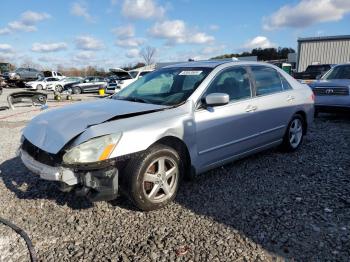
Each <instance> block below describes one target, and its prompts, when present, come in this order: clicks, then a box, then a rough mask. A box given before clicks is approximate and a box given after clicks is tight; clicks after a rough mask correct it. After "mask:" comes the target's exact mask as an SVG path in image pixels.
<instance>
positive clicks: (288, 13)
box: [263, 0, 350, 30]
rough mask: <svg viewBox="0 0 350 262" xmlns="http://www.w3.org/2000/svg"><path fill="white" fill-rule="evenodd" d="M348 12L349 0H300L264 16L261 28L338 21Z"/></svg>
mask: <svg viewBox="0 0 350 262" xmlns="http://www.w3.org/2000/svg"><path fill="white" fill-rule="evenodd" d="M349 12H350V1H349V0H301V1H300V2H299V3H298V4H297V5H294V6H291V5H285V6H282V7H281V8H280V9H279V10H278V11H277V12H275V13H273V14H272V15H270V16H269V17H265V18H264V19H263V28H264V29H265V30H276V29H280V28H286V27H293V28H303V27H307V26H310V25H313V24H317V23H322V22H330V21H339V20H341V19H342V18H343V17H344V15H346V14H347V13H349Z"/></svg>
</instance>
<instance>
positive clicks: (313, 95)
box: [311, 92, 315, 102]
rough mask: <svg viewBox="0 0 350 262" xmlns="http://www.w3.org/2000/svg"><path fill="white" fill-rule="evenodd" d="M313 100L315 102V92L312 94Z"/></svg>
mask: <svg viewBox="0 0 350 262" xmlns="http://www.w3.org/2000/svg"><path fill="white" fill-rule="evenodd" d="M311 100H312V101H314V102H315V94H314V93H313V92H312V94H311Z"/></svg>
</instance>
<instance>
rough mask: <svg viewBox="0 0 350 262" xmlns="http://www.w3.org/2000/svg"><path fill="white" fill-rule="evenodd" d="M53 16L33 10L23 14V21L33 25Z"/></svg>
mask: <svg viewBox="0 0 350 262" xmlns="http://www.w3.org/2000/svg"><path fill="white" fill-rule="evenodd" d="M50 17H51V16H50V15H49V14H47V13H37V12H33V11H26V12H24V13H23V14H22V15H21V21H22V22H23V23H24V24H27V25H33V24H35V23H38V22H40V21H43V20H45V19H48V18H50Z"/></svg>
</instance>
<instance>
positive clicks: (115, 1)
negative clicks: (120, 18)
mask: <svg viewBox="0 0 350 262" xmlns="http://www.w3.org/2000/svg"><path fill="white" fill-rule="evenodd" d="M110 4H111V5H112V6H113V5H117V4H118V0H110Z"/></svg>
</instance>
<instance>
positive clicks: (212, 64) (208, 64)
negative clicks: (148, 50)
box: [166, 60, 232, 68]
mask: <svg viewBox="0 0 350 262" xmlns="http://www.w3.org/2000/svg"><path fill="white" fill-rule="evenodd" d="M230 62H232V60H230V61H218V60H205V61H193V62H185V63H179V64H172V65H169V66H166V68H172V67H180V66H181V67H207V68H215V67H217V66H219V65H222V64H226V63H230Z"/></svg>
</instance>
